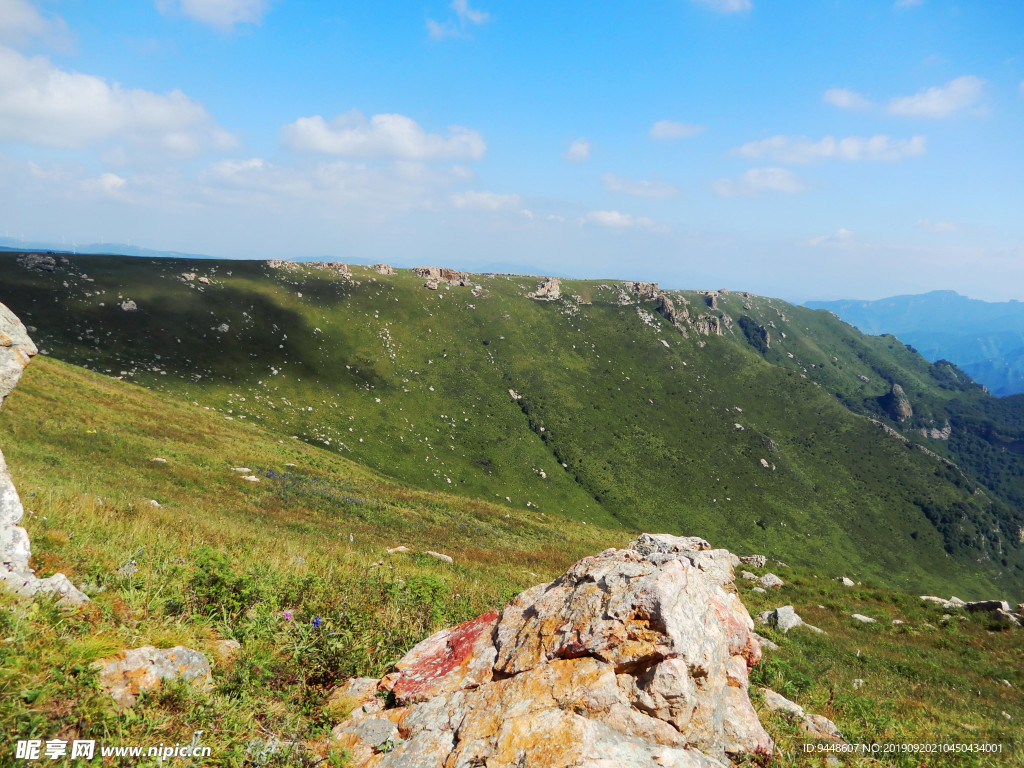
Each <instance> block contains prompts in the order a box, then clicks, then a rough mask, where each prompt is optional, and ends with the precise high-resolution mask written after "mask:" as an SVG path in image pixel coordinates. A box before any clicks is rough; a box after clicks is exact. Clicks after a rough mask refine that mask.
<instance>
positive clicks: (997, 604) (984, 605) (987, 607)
mask: <svg viewBox="0 0 1024 768" xmlns="http://www.w3.org/2000/svg"><path fill="white" fill-rule="evenodd" d="M964 608H965V609H966V610H968V611H970V612H971V613H982V612H984V613H994V612H996V611H1004V612H1006V613H1009V611H1010V604H1009V603H1008V602H1006V601H1005V600H977V601H975V602H973V603H964Z"/></svg>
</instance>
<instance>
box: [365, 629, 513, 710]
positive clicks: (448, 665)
mask: <svg viewBox="0 0 1024 768" xmlns="http://www.w3.org/2000/svg"><path fill="white" fill-rule="evenodd" d="M497 623H498V612H497V611H491V612H490V613H485V614H483V615H482V616H477V617H476V618H475V619H472V620H470V621H467V622H465V623H463V624H459V625H458V626H457V627H450V628H449V629H443V630H441V631H440V632H437V633H436V634H433V635H431V636H430V637H428V638H427V639H426V640H424V641H423V642H421V643H419V644H418V645H416V646H415V647H414V648H413V649H412V650H411V651H409V653H407V654H406V655H405V656H404V657H403V658H402V660H401V661H399V662H398V663H397V664H396V665H395V669H396V671H395V672H393V673H392V674H390V675H388V676H387V677H385V678H384V679H383V680H381V685H380V687H381V689H382V690H385V691H391V692H392V693H394V694H395V699H396V700H397V701H398V703H399V704H411V703H412V702H415V701H426V700H427V699H431V698H433V697H434V696H437V695H439V694H442V693H449V692H451V691H458V690H462V689H465V688H475V687H477V686H479V685H482V684H483V683H486V682H490V680H491V677H492V671H491V666H492V665H493V664H494V657H495V655H496V653H497V652H496V651H495V650H494V641H493V639H492V635H493V633H494V627H495V625H496V624H497Z"/></svg>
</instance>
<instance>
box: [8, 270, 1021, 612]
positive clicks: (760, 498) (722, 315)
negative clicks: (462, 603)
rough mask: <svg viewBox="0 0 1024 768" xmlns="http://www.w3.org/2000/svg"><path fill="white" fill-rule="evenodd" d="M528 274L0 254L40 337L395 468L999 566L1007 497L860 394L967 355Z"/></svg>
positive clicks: (842, 560) (86, 359)
mask: <svg viewBox="0 0 1024 768" xmlns="http://www.w3.org/2000/svg"><path fill="white" fill-rule="evenodd" d="M183 273H193V276H191V277H186V278H182V274H183ZM200 278H203V279H204V280H205V282H204V281H203V280H200ZM538 282H539V280H538V279H536V278H530V277H517V276H501V275H495V276H472V277H471V281H470V283H471V284H470V285H469V286H452V287H449V286H447V285H445V284H444V283H442V285H441V287H440V289H439V290H429V289H427V288H425V287H424V280H423V279H422V278H419V277H416V276H414V275H413V274H411V273H410V272H408V271H399V272H398V273H397V274H395V275H389V276H383V275H379V274H377V273H376V272H373V271H372V270H370V269H369V268H362V267H352V275H351V277H347V276H344V275H341V274H338V273H337V272H334V271H331V270H329V269H324V268H321V267H318V266H317V265H287V264H286V265H284V266H283V267H281V268H273V267H271V266H269V265H268V264H267V263H266V262H216V261H197V260H188V261H184V260H173V259H167V260H149V259H125V258H118V257H95V256H79V257H72V259H71V261H70V263H68V264H66V265H63V266H59V267H58V268H57V269H56V271H54V272H52V273H49V272H37V271H30V270H26V269H24V268H23V267H21V266H18V265H17V264H16V262H15V258H14V256H4V257H2V258H0V300H2V301H4V303H7V304H8V306H10V307H11V308H12V309H13V310H14V311H15V312H16V313H17V314H19V316H21V317H22V318H23V319H24V320H25V322H26V323H27V324H29V325H32V326H34V327H35V328H36V330H35V331H34V332H33V336H34V338H36V339H37V341H38V343H39V345H40V347H41V348H42V349H44V350H45V351H46V352H47V354H48V355H49V356H51V357H54V358H59V359H62V360H66V361H69V362H74V363H76V364H79V365H83V366H86V367H89V368H91V369H93V370H96V371H99V372H102V373H104V374H107V375H109V376H113V377H117V378H122V379H125V380H130V381H134V382H136V383H138V384H142V385H144V386H146V387H149V388H153V389H157V390H161V391H164V392H167V393H169V394H172V395H174V396H176V397H178V398H180V399H182V400H184V401H185V402H191V403H195V404H197V406H198V407H199V408H209V409H211V411H212V412H215V413H216V414H218V418H220V419H221V420H227V419H230V420H232V421H233V422H234V423H239V422H243V421H244V423H251V424H259V425H262V426H263V427H265V428H266V429H269V430H271V431H273V432H276V433H277V434H278V435H280V436H281V438H282V439H285V440H290V439H291V438H293V437H294V438H297V439H298V440H299V441H301V442H305V443H308V444H309V445H311V446H316V447H318V448H319V449H322V451H323V452H325V453H331V454H336V455H340V456H344V457H347V458H350V459H352V460H354V461H356V462H358V463H359V464H361V465H364V466H367V467H371V468H372V469H373V470H374V471H376V472H378V473H382V474H383V475H386V476H389V477H392V478H397V479H399V480H400V481H401V482H403V483H407V484H409V485H412V486H416V487H419V488H423V489H427V490H431V491H451V492H454V493H458V494H460V495H463V496H466V497H470V498H475V499H480V500H490V501H496V502H499V503H504V504H507V505H509V506H511V507H513V508H517V509H519V510H521V511H523V512H531V513H534V512H535V513H538V514H539V513H543V514H545V515H550V516H556V515H557V516H559V519H560V520H563V521H564V522H563V525H566V526H574V527H579V526H581V525H582V524H583V523H584V522H585V523H587V524H589V525H600V526H605V527H610V528H619V529H621V530H626V531H635V530H638V529H647V530H653V529H656V530H662V531H667V532H673V533H686V534H699V535H702V536H705V537H706V538H708V539H710V540H713V541H715V542H717V543H719V544H720V545H722V546H727V547H730V548H734V549H738V550H745V549H769V550H771V551H773V552H775V553H777V555H778V556H779V557H782V558H783V559H787V561H791V562H793V563H804V564H811V563H818V562H821V561H822V560H823V559H826V560H827V561H829V562H831V563H834V566H833V567H834V568H835V569H836V570H837V571H839V570H845V571H850V572H852V573H855V574H857V575H860V576H862V577H872V578H877V579H879V580H884V581H885V582H887V583H889V584H892V585H906V586H912V587H913V588H914V589H919V590H928V591H943V590H945V591H950V590H955V591H958V592H960V593H963V594H964V595H966V596H975V595H977V596H982V595H984V596H988V595H991V594H992V593H993V590H999V591H1000V592H1010V593H1013V592H1015V591H1019V590H1020V589H1021V585H1022V574H1024V570H1022V555H1024V550H1022V549H1021V546H1020V542H1019V536H1018V535H1017V531H1018V527H1019V526H1021V525H1022V524H1024V518H1022V516H1021V513H1020V511H1019V509H1017V510H1015V509H1013V508H1012V507H1011V506H1010V505H1009V504H1007V503H1005V501H1004V500H1003V499H1004V498H1005V496H999V495H998V494H997V493H995V492H993V491H992V490H991V488H989V489H986V488H983V487H982V486H981V485H980V484H979V483H978V481H977V480H975V479H973V478H972V476H971V473H969V472H965V471H961V469H958V468H957V467H955V466H950V465H949V464H948V463H944V462H943V461H941V460H940V459H939V458H938V457H937V456H935V455H931V454H926V453H924V452H921V451H919V450H916V449H915V447H914V444H913V443H907V442H903V441H901V440H898V439H895V438H894V437H892V436H890V435H887V434H886V433H884V432H882V431H881V430H880V429H878V427H877V426H875V425H874V424H872V423H871V422H870V421H869V420H867V419H866V418H864V415H861V414H865V415H868V416H874V417H876V418H879V419H882V420H886V419H887V418H888V417H887V416H885V414H884V408H883V407H882V405H881V404H880V401H879V398H882V397H883V396H884V395H885V393H886V392H888V390H889V388H890V385H891V383H892V382H893V381H895V380H898V381H899V382H900V383H901V385H902V386H903V387H904V388H905V389H906V391H907V393H908V395H909V396H910V398H911V400H912V401H913V402H914V403H915V416H914V419H915V421H914V422H912V423H913V425H917V423H918V422H919V421H921V422H922V423H925V422H927V423H931V422H937V423H944V422H940V421H939V420H940V419H943V418H944V413H945V411H944V410H943V409H944V408H946V407H947V405H948V404H949V403H950V402H952V401H953V400H955V399H960V400H964V401H965V402H970V403H977V402H981V400H979V398H982V397H983V396H984V393H983V392H981V391H980V389H978V388H977V387H976V386H973V385H972V384H971V383H970V382H969V381H968V380H966V379H965V380H964V381H962V382H958V383H955V384H954V385H951V388H950V389H943V388H942V387H941V386H940V384H941V383H942V381H943V380H944V379H943V377H947V378H948V376H949V375H950V374H949V372H948V371H946V370H945V369H941V368H937V367H936V366H933V365H931V364H929V363H928V362H927V361H925V360H923V358H920V356H918V355H915V354H914V353H912V352H910V351H909V350H907V349H906V348H905V347H904V346H903V345H901V344H899V343H898V342H896V341H895V340H894V339H891V338H889V339H885V338H882V339H875V338H870V337H864V336H862V335H861V334H859V333H857V332H856V331H854V330H853V329H851V328H849V326H846V325H844V324H842V323H840V322H839V321H837V320H836V319H835V318H834V317H832V316H831V315H829V314H828V313H825V312H811V311H810V310H805V309H802V308H797V307H792V306H790V305H788V304H785V303H784V302H779V301H777V300H772V299H765V298H761V297H753V296H749V295H745V294H744V295H741V294H723V295H721V296H718V297H717V299H716V302H717V305H716V307H715V308H714V309H712V308H710V307H708V306H707V305H708V304H709V303H711V299H710V297H708V296H705V295H698V294H696V293H685V292H671V295H672V296H674V297H675V299H674V300H675V301H676V303H677V304H678V305H679V306H680V307H682V306H684V304H687V303H688V306H689V309H690V312H691V316H692V317H693V318H697V317H698V316H700V315H702V314H703V315H704V316H705V317H706V318H716V322H718V323H719V324H720V325H721V327H722V328H723V329H724V335H722V336H717V335H703V334H701V333H698V332H697V330H696V328H695V327H694V326H692V325H691V326H689V330H688V333H687V335H686V336H684V335H682V334H680V333H679V332H677V330H676V329H674V328H673V327H672V326H671V325H670V324H669V323H668V322H667V321H666V320H665V319H664V318H663V317H662V316H661V315H659V314H657V312H656V309H657V307H656V302H655V301H654V300H653V299H652V298H649V297H638V296H636V295H633V294H629V295H627V294H626V293H624V291H623V288H622V285H621V284H620V283H608V282H606V283H600V282H584V281H578V282H577V281H563V283H562V298H561V299H560V300H557V301H550V302H547V301H534V300H531V299H529V298H526V297H525V294H526V293H528V292H530V291H533V290H535V289H536V288H537V285H538ZM474 286H476V287H474ZM127 300H131V301H132V302H134V304H135V306H136V307H137V309H136V310H135V311H125V310H124V309H122V303H123V302H125V301H127ZM129 306H130V305H129ZM766 337H767V341H766ZM862 377H863V378H862ZM864 378H866V379H867V381H866V382H865V381H864V380H863V379H864ZM510 390H511V391H512V392H513V393H515V396H513V395H512V394H510ZM897 426H900V427H908V426H910V424H909V423H908V425H897ZM909 431H910V432H911V436H912V438H913V439H914V440H918V441H919V442H929V447H930V448H931V449H932V450H934V451H938V452H940V453H944V454H946V455H947V456H951V457H952V458H953V459H954V460H957V459H958V457H957V456H953V455H952V453H951V451H950V446H949V445H947V444H946V443H942V445H939V446H938V447H936V446H934V445H932V444H933V443H937V442H941V441H927V440H926V439H925V438H923V437H920V438H918V437H914V434H915V433H913V430H909ZM950 442H953V441H952V440H951V441H950ZM1011 469H1012V467H1011ZM997 475H998V477H996V479H1000V478H1003V477H1004V476H1006V473H1005V472H1002V473H997ZM993 484H994V483H993Z"/></svg>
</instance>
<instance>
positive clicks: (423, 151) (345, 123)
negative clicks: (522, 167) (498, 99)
mask: <svg viewBox="0 0 1024 768" xmlns="http://www.w3.org/2000/svg"><path fill="white" fill-rule="evenodd" d="M281 137H282V139H283V141H284V142H285V143H286V144H288V145H290V146H292V147H294V148H296V149H302V150H307V151H311V152H322V153H324V154H329V155H344V156H347V157H386V158H401V159H405V160H479V159H480V158H481V157H483V156H484V152H485V151H486V150H487V144H486V142H484V140H483V137H482V136H481V135H480V134H479V133H477V132H476V131H473V130H470V129H469V128H463V127H461V126H457V125H453V126H451V127H450V128H449V129H448V135H447V136H442V135H440V134H436V133H427V132H426V131H424V130H423V128H421V127H420V125H419V124H418V123H417V122H416V121H415V120H413V119H412V118H409V117H406V116H405V115H395V114H385V115H374V116H373V117H372V118H370V119H369V120H367V119H366V118H365V117H364V116H363V114H362V113H361V112H359V111H358V110H352V111H351V112H347V113H345V114H342V115H338V116H337V117H335V118H334V119H333V120H331V121H330V122H327V121H326V120H324V118H323V117H321V116H320V115H314V116H312V117H300V118H299V119H298V120H296V121H295V122H294V123H289V124H288V125H286V126H285V127H284V128H283V129H282V130H281Z"/></svg>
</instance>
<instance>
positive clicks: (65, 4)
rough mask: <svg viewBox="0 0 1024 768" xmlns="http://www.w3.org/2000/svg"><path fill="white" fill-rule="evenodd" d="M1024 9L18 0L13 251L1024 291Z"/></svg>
mask: <svg viewBox="0 0 1024 768" xmlns="http://www.w3.org/2000/svg"><path fill="white" fill-rule="evenodd" d="M1022 30H1024V3H1021V2H1019V0H991V1H987V2H981V1H980V0H975V1H974V2H948V1H947V0H916V1H914V0H895V1H894V0H888V1H876V0H859V1H853V0H849V1H848V0H829V1H824V0H823V1H821V2H818V1H816V0H807V1H806V2H800V3H778V2H774V3H772V2H768V0H652V1H651V2H646V3H632V4H620V3H582V2H579V3H577V2H569V1H567V2H562V3H558V4H550V3H539V2H531V1H530V0H515V1H513V0H473V1H472V2H467V0H454V2H444V1H443V0H442V1H440V2H436V1H435V0H421V2H418V3H409V2H398V1H397V0H379V2H375V3H338V2H313V1H312V0H305V1H303V2H299V0H136V1H135V2H131V3H124V2H105V1H101V0H0V235H6V236H9V237H14V238H21V237H24V238H25V239H26V240H47V241H56V242H60V241H61V239H63V240H64V241H65V242H67V243H69V244H70V243H72V242H76V243H94V242H101V241H103V242H108V243H124V242H127V241H128V240H129V239H130V240H131V242H132V243H133V244H139V245H144V246H147V247H150V248H155V249H162V250H177V251H186V252H194V253H205V254H210V255H214V256H222V257H231V258H273V257H278V258H303V257H311V256H330V257H332V258H336V259H341V260H351V261H354V262H374V261H388V262H390V263H392V264H395V265H396V266H413V265H418V264H426V263H431V264H439V265H442V266H451V267H456V268H460V269H467V270H473V271H490V270H500V271H524V272H530V273H546V274H562V275H572V276H581V277H607V278H622V279H643V280H658V281H660V282H661V283H662V284H663V285H665V286H667V287H679V288H731V289H735V290H750V291H754V292H757V293H762V294H768V295H776V296H782V297H784V298H788V299H791V300H805V299H812V298H820V299H826V298H840V297H856V298H878V297H882V296H888V295H893V294H897V293H911V292H919V291H925V290H931V289H938V288H942V289H948V288H952V289H956V290H959V291H961V292H963V293H967V294H968V295H972V296H976V297H979V298H990V299H1010V298H1019V299H1024V182H1022V180H1024V144H1022V139H1024V34H1021V31H1022Z"/></svg>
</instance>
